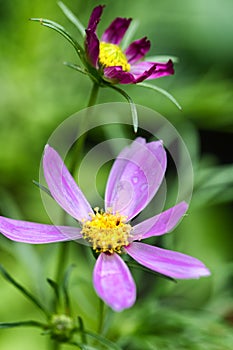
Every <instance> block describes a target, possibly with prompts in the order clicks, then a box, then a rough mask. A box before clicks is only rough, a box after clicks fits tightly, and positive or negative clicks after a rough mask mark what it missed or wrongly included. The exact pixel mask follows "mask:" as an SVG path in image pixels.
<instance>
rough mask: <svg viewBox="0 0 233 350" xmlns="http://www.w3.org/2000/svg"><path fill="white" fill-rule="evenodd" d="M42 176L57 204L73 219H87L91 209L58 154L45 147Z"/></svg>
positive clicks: (47, 146)
mask: <svg viewBox="0 0 233 350" xmlns="http://www.w3.org/2000/svg"><path fill="white" fill-rule="evenodd" d="M43 168H44V176H45V179H46V182H47V184H48V187H49V190H50V192H51V194H52V196H53V198H54V199H55V200H56V201H57V203H58V204H59V205H60V206H61V207H62V208H63V209H64V210H65V211H66V212H67V213H68V214H70V215H71V216H73V217H74V218H75V219H77V220H79V221H82V220H83V219H88V218H89V214H90V213H92V212H93V211H92V209H91V207H90V205H89V203H88V201H87V200H86V198H85V196H84V195H83V193H82V191H81V190H80V188H79V187H78V186H77V184H76V182H75V181H74V179H73V177H72V176H71V174H70V173H69V171H68V169H67V168H66V166H65V164H64V163H63V161H62V159H61V157H60V156H59V155H58V153H57V152H56V151H55V150H54V149H53V148H52V147H50V146H49V145H46V147H45V151H44V158H43Z"/></svg>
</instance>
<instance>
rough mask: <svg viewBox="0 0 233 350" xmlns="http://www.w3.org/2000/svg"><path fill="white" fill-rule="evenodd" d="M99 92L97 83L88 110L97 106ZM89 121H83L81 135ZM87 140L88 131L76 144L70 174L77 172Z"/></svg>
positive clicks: (93, 87)
mask: <svg viewBox="0 0 233 350" xmlns="http://www.w3.org/2000/svg"><path fill="white" fill-rule="evenodd" d="M98 92H99V85H98V84H96V83H93V86H92V90H91V95H90V98H89V102H88V105H87V108H88V107H91V106H93V105H94V104H95V102H96V100H97V96H98ZM87 120H88V118H85V119H84V120H83V123H82V130H80V131H81V132H80V134H81V133H82V131H84V130H85V128H86V127H87ZM86 138H87V131H86V132H83V133H82V134H81V136H80V137H79V139H78V141H77V142H76V144H75V149H74V153H73V157H72V161H71V166H70V173H71V174H72V175H74V173H75V170H76V169H77V167H78V166H79V165H80V162H81V159H82V155H83V150H84V144H85V141H86Z"/></svg>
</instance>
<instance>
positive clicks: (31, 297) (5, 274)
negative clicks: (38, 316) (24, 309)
mask: <svg viewBox="0 0 233 350" xmlns="http://www.w3.org/2000/svg"><path fill="white" fill-rule="evenodd" d="M0 273H1V274H2V276H3V277H4V278H5V279H6V280H7V281H8V282H10V283H11V284H12V285H13V286H14V287H16V288H17V289H18V290H19V291H20V292H21V293H22V294H23V295H24V296H25V297H26V298H28V299H29V300H30V301H31V302H32V303H33V304H34V305H35V306H37V307H38V308H39V309H40V310H41V311H43V313H44V314H45V315H46V317H49V313H48V311H47V310H46V309H45V307H44V306H43V305H42V304H41V302H40V301H39V300H38V299H37V298H35V297H34V295H32V294H31V293H30V292H28V291H27V290H26V289H25V288H24V287H23V286H22V285H21V284H19V283H18V282H17V281H15V280H14V278H13V277H11V276H10V275H9V273H8V272H7V271H6V270H5V269H4V267H3V266H2V265H0Z"/></svg>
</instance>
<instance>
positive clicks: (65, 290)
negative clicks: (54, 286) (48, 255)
mask: <svg viewBox="0 0 233 350" xmlns="http://www.w3.org/2000/svg"><path fill="white" fill-rule="evenodd" d="M74 267H75V265H74V264H72V265H71V266H69V267H68V269H67V270H66V271H65V274H64V278H63V281H62V289H63V293H64V301H65V309H66V311H67V312H68V313H70V297H69V292H68V282H69V279H70V274H71V271H72V269H73V268H74Z"/></svg>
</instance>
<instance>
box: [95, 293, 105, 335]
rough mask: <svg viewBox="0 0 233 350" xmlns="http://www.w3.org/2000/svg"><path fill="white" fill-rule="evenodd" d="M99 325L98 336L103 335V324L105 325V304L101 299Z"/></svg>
mask: <svg viewBox="0 0 233 350" xmlns="http://www.w3.org/2000/svg"><path fill="white" fill-rule="evenodd" d="M99 301H100V303H99V324H98V329H97V332H98V334H101V333H102V331H103V324H104V302H103V300H102V299H99Z"/></svg>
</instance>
